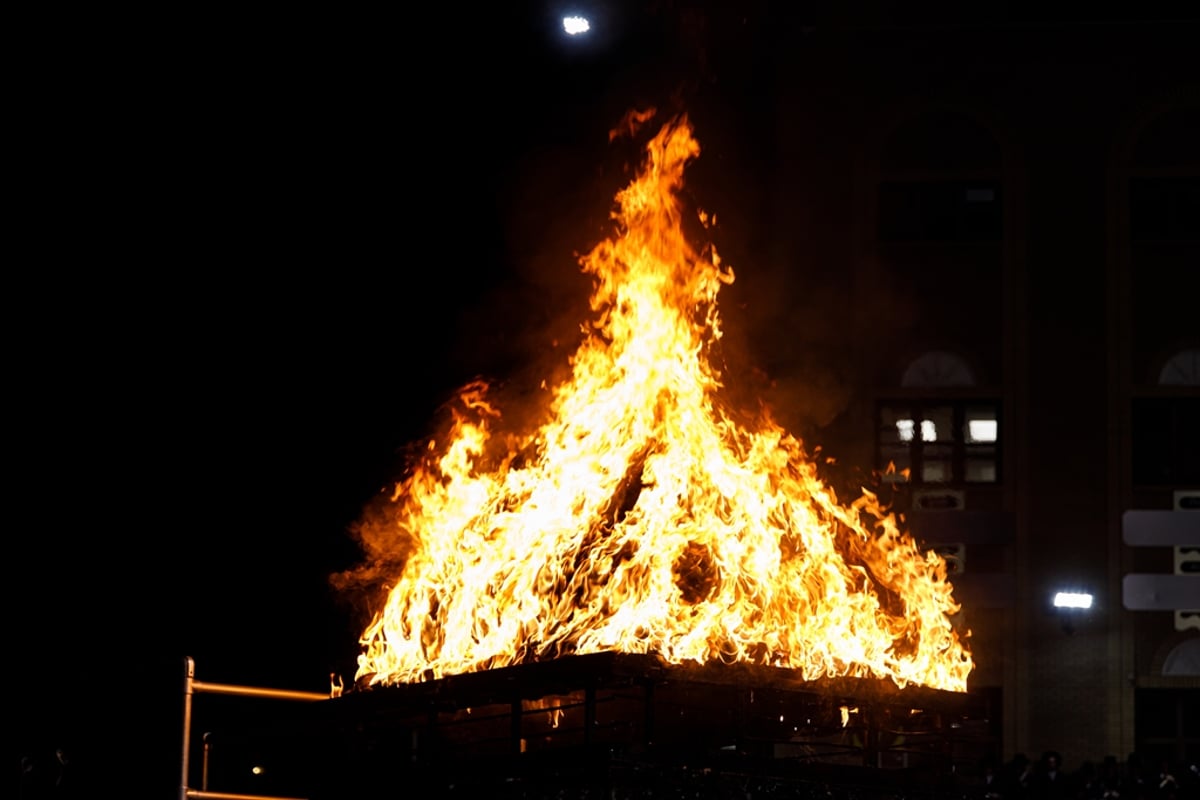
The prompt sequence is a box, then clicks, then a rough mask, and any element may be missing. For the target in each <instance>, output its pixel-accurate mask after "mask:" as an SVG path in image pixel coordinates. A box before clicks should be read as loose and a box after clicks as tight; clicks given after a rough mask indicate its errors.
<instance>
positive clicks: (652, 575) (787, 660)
mask: <svg viewBox="0 0 1200 800" xmlns="http://www.w3.org/2000/svg"><path fill="white" fill-rule="evenodd" d="M631 119H633V118H631ZM634 121H636V122H639V123H640V122H641V121H642V119H641V118H640V117H639V118H636V119H635V120H634ZM631 129H632V126H631ZM697 155H699V145H698V144H697V142H696V140H695V139H694V138H693V135H692V129H691V126H690V123H689V121H688V119H687V118H686V117H685V116H684V117H678V118H676V119H674V120H672V121H670V122H668V123H667V124H666V125H664V126H663V127H662V129H661V130H660V131H659V132H658V134H657V135H655V136H654V137H653V139H652V140H651V141H650V142H649V144H648V146H647V149H646V158H645V162H644V164H643V166H642V168H641V170H640V172H639V174H638V175H637V176H636V177H635V179H634V180H633V181H632V182H631V183H630V184H629V185H628V186H626V187H625V188H624V189H623V190H621V191H620V192H619V193H618V194H617V196H616V206H615V209H614V211H613V219H614V222H615V225H614V228H615V232H614V234H613V235H612V236H611V237H610V238H608V239H606V240H605V241H602V242H601V243H600V244H598V245H597V246H596V247H595V248H594V249H593V250H592V251H591V252H589V253H588V254H587V255H585V256H584V257H583V258H582V259H581V265H582V268H583V270H584V271H585V272H587V273H589V274H591V275H592V276H594V278H595V289H594V292H593V295H592V298H591V307H592V309H593V310H594V312H595V313H596V318H595V319H594V320H593V321H592V323H591V325H590V327H587V328H585V329H584V334H585V335H584V338H583V341H582V344H581V345H580V347H579V349H578V350H577V351H576V352H575V354H574V356H573V358H572V359H571V373H570V376H569V378H568V379H566V380H565V381H564V382H562V383H561V384H560V385H558V386H557V387H556V388H553V389H552V390H551V391H552V397H551V401H550V403H549V406H548V413H547V414H546V416H545V421H544V422H543V423H542V424H541V426H540V427H538V428H537V429H536V430H534V431H533V432H532V433H525V434H518V433H514V432H502V431H501V429H500V424H501V421H502V418H501V415H500V412H499V411H498V410H497V409H496V408H494V407H493V405H492V404H490V403H489V401H488V399H487V387H486V386H484V385H483V384H472V385H471V386H468V387H467V388H466V389H464V390H463V391H462V392H461V394H460V395H459V397H458V399H457V401H456V403H455V405H454V417H455V419H454V423H453V426H452V428H451V430H450V431H449V433H448V434H447V437H446V438H445V439H444V440H443V441H438V442H434V441H431V442H430V443H429V446H428V450H427V451H426V453H425V457H424V459H423V460H422V461H421V463H420V464H419V465H417V466H416V467H415V468H414V469H413V471H412V472H411V473H410V475H409V477H407V478H406V479H405V480H404V481H403V482H402V483H401V484H399V485H398V486H397V487H396V491H395V493H394V495H393V497H392V503H391V506H390V514H391V519H390V523H389V524H391V525H394V526H395V530H396V531H397V532H398V533H399V534H400V535H401V537H402V538H404V539H405V540H407V541H409V542H411V543H412V546H413V549H412V552H411V554H410V555H409V557H408V559H407V561H405V562H404V565H403V568H402V571H401V572H400V574H399V575H397V576H396V577H395V582H394V585H393V586H392V587H391V589H390V591H389V593H388V596H387V599H386V603H385V605H384V606H383V608H382V610H381V611H379V612H378V613H377V614H376V616H375V618H374V619H373V621H372V622H371V623H370V624H369V625H368V626H367V628H366V630H365V631H364V633H363V635H362V638H361V645H362V652H361V654H360V656H359V659H358V662H359V663H358V673H357V675H356V680H360V681H361V682H363V683H366V684H368V685H374V684H392V683H398V682H414V681H419V680H425V679H433V678H439V677H442V676H445V675H451V674H458V673H464V672H471V671H476V670H483V669H489V668H494V667H501V666H507V665H512V664H517V663H524V662H529V661H536V660H548V659H553V658H556V657H561V656H565V655H569V654H574V653H578V654H583V653H593V652H599V651H620V652H626V653H655V654H658V655H659V656H660V657H661V658H663V659H664V660H666V661H667V662H670V663H682V662H686V661H691V662H710V661H723V662H727V663H732V662H750V663H756V664H766V665H774V666H778V667H786V668H790V669H794V670H798V671H800V672H801V673H802V675H803V677H804V679H806V680H815V679H818V678H821V677H825V676H829V677H837V676H852V677H868V676H873V677H876V678H890V679H891V680H893V681H894V682H895V683H896V684H897V685H899V686H901V687H903V686H905V685H906V684H907V683H909V682H913V683H918V684H923V685H927V686H931V687H935V688H940V689H948V690H954V691H965V689H966V681H967V676H968V674H969V673H970V671H971V669H972V660H971V656H970V654H969V652H968V651H967V650H966V648H965V647H964V644H963V642H962V640H961V639H960V637H959V635H958V633H957V632H956V631H955V630H954V628H953V626H952V624H951V620H950V617H951V615H953V614H955V613H956V612H957V611H958V610H959V606H958V605H957V603H956V602H955V600H954V599H953V597H952V588H953V587H952V586H951V585H950V583H948V582H947V579H946V566H945V562H944V561H943V560H942V559H941V558H940V557H939V556H938V555H936V554H935V553H933V552H929V551H926V552H922V551H921V550H920V549H919V548H918V546H917V545H916V543H915V542H914V540H913V539H912V538H911V537H910V536H909V535H907V534H906V533H904V532H902V531H901V530H900V528H899V527H898V525H897V522H896V520H895V518H894V517H893V516H892V515H891V514H889V513H887V512H886V510H885V509H884V508H883V507H882V506H881V504H880V503H879V502H878V501H877V499H876V497H875V496H874V495H873V494H872V493H870V492H869V491H866V490H864V491H863V493H862V495H861V496H860V497H859V498H858V499H857V500H855V501H854V502H852V503H850V504H848V505H843V504H841V503H839V502H838V500H837V497H836V496H835V493H834V491H833V490H832V489H831V488H830V487H828V486H826V485H825V484H824V483H823V482H822V481H821V480H820V479H819V478H818V475H817V469H816V466H815V464H814V462H813V461H812V460H811V459H810V458H809V457H808V456H807V454H806V452H805V449H804V447H803V445H802V443H801V442H800V441H799V440H798V439H796V438H795V437H793V436H792V435H790V434H788V433H787V432H786V431H784V430H782V429H781V428H780V427H778V426H777V425H776V424H775V423H774V422H773V421H772V420H771V419H770V418H769V417H768V416H767V415H765V414H763V415H762V416H761V418H758V419H755V420H753V421H746V420H745V419H743V417H744V416H748V415H743V414H741V413H739V412H737V411H736V410H734V409H732V408H729V407H728V406H727V404H725V403H724V402H723V401H722V397H721V392H720V390H721V388H722V383H721V376H720V374H719V372H718V371H717V369H715V368H714V366H713V364H712V361H711V360H710V355H711V352H712V349H713V347H714V345H715V343H716V342H717V341H718V340H719V339H720V336H721V329H720V319H719V315H718V313H717V302H716V299H717V292H718V290H719V289H720V287H721V286H722V285H723V284H727V283H730V282H732V280H733V273H732V271H731V270H729V269H728V268H726V267H723V266H722V265H721V262H720V259H719V258H718V257H717V254H716V252H715V250H714V249H713V248H712V247H705V248H703V249H701V250H697V249H696V248H695V247H693V245H692V244H691V243H690V242H689V240H688V237H687V236H686V235H685V233H684V220H685V218H686V216H687V215H686V214H685V211H684V209H683V207H682V206H681V203H680V200H679V191H680V189H681V187H682V185H683V173H684V167H685V165H686V164H687V163H688V162H689V161H691V160H692V159H694V158H695V157H696V156H697ZM701 222H702V224H707V222H708V218H707V217H704V216H703V215H702V217H701Z"/></svg>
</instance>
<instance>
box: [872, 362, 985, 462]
mask: <svg viewBox="0 0 1200 800" xmlns="http://www.w3.org/2000/svg"><path fill="white" fill-rule="evenodd" d="M974 385H975V377H974V374H973V372H972V370H971V368H970V366H969V365H968V364H967V362H966V360H965V359H963V358H962V357H961V356H959V355H956V354H954V353H951V352H948V351H945V350H931V351H928V352H926V353H922V354H921V355H919V356H917V357H916V358H914V359H913V360H912V361H911V362H909V363H908V365H907V366H906V367H905V368H904V370H903V372H902V373H901V376H900V386H901V387H902V388H904V389H906V390H912V389H922V390H926V391H922V392H921V393H920V396H917V397H906V398H894V399H885V400H881V401H880V404H879V413H878V417H877V420H878V428H877V430H878V434H877V454H878V460H879V468H880V471H881V472H882V473H883V474H884V475H885V477H886V478H888V479H889V480H893V481H911V482H912V483H920V484H926V483H930V484H966V483H995V482H997V481H998V480H999V478H1000V476H999V464H1000V459H999V446H1000V415H999V410H1000V404H999V401H997V400H995V399H991V398H975V397H969V398H967V397H961V396H950V395H947V394H945V393H944V391H943V390H945V389H961V388H964V387H970V386H974Z"/></svg>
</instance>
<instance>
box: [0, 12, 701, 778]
mask: <svg viewBox="0 0 1200 800" xmlns="http://www.w3.org/2000/svg"><path fill="white" fill-rule="evenodd" d="M548 9H549V6H548V4H545V3H525V4H523V5H521V6H520V7H519V8H518V9H516V10H514V8H513V4H498V7H497V8H493V9H491V10H490V11H485V12H483V13H484V15H485V16H484V17H474V18H472V17H468V16H467V15H466V14H464V13H460V12H459V11H457V10H456V11H455V12H454V13H453V14H450V13H449V12H448V11H447V12H445V13H434V12H430V11H424V12H415V15H414V16H410V17H409V18H407V19H396V18H389V19H387V20H379V19H372V18H369V17H362V18H359V17H354V16H350V15H348V14H339V15H338V16H337V17H336V18H332V19H330V18H325V17H318V16H312V17H307V18H304V17H297V16H289V17H284V18H270V19H259V18H249V17H233V16H225V15H218V14H216V12H203V14H207V15H208V16H204V15H203V14H202V13H201V12H199V11H198V12H196V13H197V16H195V17H192V18H187V17H185V15H183V14H172V15H171V16H170V17H166V16H164V17H158V18H149V19H147V18H144V17H141V18H129V19H120V18H111V17H106V18H103V19H101V18H93V19H86V18H82V17H75V18H72V19H69V20H68V19H56V20H37V21H36V22H34V21H30V22H29V25H28V28H27V29H26V30H25V33H26V35H27V36H26V38H27V41H28V42H29V44H30V47H29V51H30V52H29V56H28V59H27V61H26V62H25V64H24V65H23V67H22V76H21V78H22V80H21V82H20V83H21V86H22V88H23V94H22V97H21V98H20V101H21V103H22V107H23V108H24V109H26V113H25V114H24V115H23V118H22V133H23V141H25V143H26V147H25V153H26V154H27V155H28V166H29V168H30V178H31V179H30V181H29V183H28V184H27V185H26V186H25V188H24V191H25V192H26V198H27V202H26V204H25V208H24V210H23V216H22V219H21V227H23V228H24V233H25V236H26V237H27V245H26V249H25V254H26V255H25V257H26V263H27V265H28V267H27V268H26V269H23V270H21V271H19V272H18V273H17V275H18V277H10V279H9V280H10V292H9V294H8V298H9V305H10V320H19V324H16V325H15V326H11V327H10V328H9V330H10V335H11V336H12V337H13V338H12V339H10V342H11V343H12V345H15V346H12V347H10V354H11V356H10V358H11V359H12V360H11V362H10V363H11V364H12V366H11V367H10V369H11V370H12V372H11V374H12V377H13V380H12V382H10V384H9V386H10V389H9V394H10V396H11V397H14V398H15V401H16V402H15V404H14V406H15V409H16V414H15V415H14V425H13V429H14V430H15V431H16V439H17V442H16V444H17V447H16V448H15V449H14V450H10V453H11V454H12V456H11V458H10V474H12V475H14V476H15V477H14V478H13V479H12V480H14V481H15V482H14V483H10V490H9V496H10V498H12V499H13V500H15V501H16V502H15V506H16V508H17V509H18V513H17V515H16V517H15V519H14V520H13V522H14V523H15V529H14V530H13V531H12V533H11V534H10V537H9V540H10V541H12V542H14V543H15V545H16V549H15V552H14V553H13V554H12V555H11V556H10V561H9V564H10V575H11V579H10V587H11V588H10V590H9V591H10V592H11V593H12V600H11V601H10V603H11V604H10V607H11V608H12V609H13V610H14V615H13V619H12V624H13V625H14V626H15V628H16V636H15V640H16V645H17V646H16V648H15V649H12V650H10V651H9V652H10V653H12V652H15V653H16V657H15V675H14V676H13V679H12V680H11V681H10V682H9V686H10V688H11V689H12V691H11V692H10V697H14V698H15V699H14V700H10V701H9V702H10V704H11V705H10V708H11V709H12V710H13V712H14V713H12V714H9V715H6V716H8V718H9V719H12V720H13V733H14V734H15V739H14V738H12V737H10V741H11V742H12V744H11V745H10V750H11V752H9V753H8V755H7V756H6V757H7V758H8V763H9V764H10V765H12V766H13V770H14V771H15V765H16V763H17V761H18V755H19V754H18V753H17V752H16V750H18V749H19V750H20V751H21V753H20V754H26V753H28V752H36V753H38V754H45V753H46V752H48V751H49V749H50V748H53V747H55V746H65V747H67V748H68V750H69V751H70V752H72V753H73V754H74V758H75V761H76V763H77V764H80V765H81V766H80V770H81V771H87V772H90V773H91V774H92V775H94V776H98V775H101V774H110V773H111V771H112V770H114V769H118V770H123V769H124V768H125V764H126V763H127V762H126V759H133V760H134V761H136V762H137V763H139V764H141V765H143V766H144V767H145V768H146V769H148V770H149V772H150V774H153V775H157V776H160V777H159V778H158V779H155V783H156V785H160V784H158V781H159V780H161V779H162V777H161V776H164V775H165V776H167V778H173V777H174V776H176V774H177V773H176V770H177V769H178V750H177V748H178V742H179V735H180V731H179V728H178V709H179V708H180V705H181V702H182V701H181V694H180V691H179V688H180V685H181V684H180V681H181V675H182V659H183V657H184V656H185V655H190V656H193V657H194V658H195V659H196V663H197V672H198V676H199V677H200V678H201V679H203V680H209V681H216V682H229V683H242V684H250V685H265V686H277V687H286V688H297V689H306V690H314V691H321V690H323V689H325V688H326V686H327V683H326V676H327V674H328V673H329V672H330V671H338V672H341V673H342V674H343V675H344V677H345V678H346V680H347V681H349V680H350V679H351V678H352V677H353V669H354V664H353V659H354V656H355V654H356V646H355V642H354V638H355V636H356V634H357V632H358V630H359V624H360V623H359V620H358V619H356V618H354V617H353V616H352V614H351V610H350V608H349V607H348V606H347V605H345V604H343V603H341V602H339V601H338V598H335V597H334V595H333V593H332V592H331V590H330V589H329V587H328V577H329V575H330V574H331V573H332V572H334V571H336V570H340V569H345V568H347V567H349V566H352V565H353V564H354V563H355V562H356V558H357V555H358V553H357V549H356V545H355V544H354V542H353V540H352V538H351V537H350V535H349V529H350V527H351V526H352V524H353V522H354V520H355V519H356V518H357V516H358V514H359V512H360V511H361V509H362V508H363V506H364V505H365V504H366V503H367V501H368V500H370V499H371V498H372V497H373V496H374V495H375V494H377V493H378V492H379V491H380V490H381V489H382V488H383V487H385V486H386V485H388V483H389V479H390V478H391V477H392V476H393V474H394V472H395V470H396V468H397V467H398V466H399V465H400V463H401V462H400V460H399V456H400V453H401V451H402V449H403V447H404V446H405V445H406V444H407V443H409V442H411V441H413V440H414V439H416V438H418V437H420V436H421V435H423V434H424V433H426V431H427V426H428V424H429V422H430V420H431V418H432V416H433V414H434V412H435V410H436V408H437V406H438V404H439V403H441V402H442V401H443V400H445V399H446V398H447V397H448V396H449V393H450V392H451V390H452V389H453V388H455V387H456V386H458V385H460V384H461V383H463V382H464V381H466V380H468V379H470V378H472V377H473V376H474V375H476V374H485V375H491V376H497V375H499V376H503V375H504V374H505V371H506V370H509V369H510V368H512V367H513V366H514V365H516V364H518V363H520V362H521V360H522V359H523V357H524V354H525V351H526V350H527V348H528V347H529V346H530V345H531V344H532V343H538V342H542V341H544V339H543V338H542V337H541V336H540V334H539V329H540V328H541V327H542V326H544V325H546V324H549V322H551V320H549V319H548V318H547V316H546V314H545V312H539V311H534V312H532V313H531V312H530V309H539V308H546V307H547V306H548V304H558V305H559V306H561V305H563V304H566V305H568V306H570V305H571V304H575V305H577V306H580V307H582V303H583V302H584V301H585V300H586V292H587V288H588V286H587V284H586V282H585V281H584V279H583V278H582V277H581V276H580V275H579V274H578V270H577V269H576V265H575V262H574V256H573V253H574V252H575V251H577V250H580V249H585V248H587V247H590V246H591V244H593V243H594V240H595V238H596V237H595V232H597V231H599V229H600V227H599V226H601V225H602V224H603V223H604V215H605V214H606V213H607V210H608V207H609V204H610V201H611V193H612V191H613V190H614V189H615V188H617V187H618V186H619V183H620V181H619V178H618V176H617V174H616V173H615V172H613V170H614V169H615V168H616V164H617V162H616V161H614V160H613V157H612V156H611V153H609V151H608V147H609V146H608V143H607V130H608V128H609V127H610V126H611V125H612V124H614V123H615V122H616V121H617V119H618V118H619V116H620V114H621V113H623V112H624V111H625V110H627V109H628V108H630V107H633V106H636V105H642V104H644V103H646V102H655V103H661V102H664V101H665V100H667V99H668V98H669V96H670V95H671V94H672V93H676V94H678V92H679V90H680V89H681V87H682V89H683V91H684V93H686V92H687V91H695V83H696V81H695V78H694V77H693V78H692V83H693V85H692V86H691V87H688V86H687V85H686V83H685V82H681V81H679V80H677V78H678V77H679V76H681V75H684V74H687V73H691V74H693V75H695V74H697V70H696V69H695V58H696V55H697V51H696V49H695V42H694V41H693V40H689V39H688V37H687V36H686V35H684V33H681V31H682V29H681V28H680V26H679V18H680V17H679V12H678V9H675V8H673V4H669V3H668V4H635V3H627V4H624V5H622V4H618V3H608V4H606V5H603V6H602V7H601V9H600V10H601V12H602V14H603V17H602V19H601V21H600V22H601V24H603V23H604V21H605V20H607V22H608V23H609V26H611V27H606V28H604V29H602V30H601V31H600V34H601V35H600V36H599V38H598V40H596V42H595V43H593V44H591V45H589V46H587V47H586V48H584V49H582V50H579V51H575V50H570V49H567V45H566V43H565V42H564V41H562V40H561V39H560V37H558V36H557V35H556V32H555V30H554V23H555V20H556V17H555V16H554V15H553V14H550V13H548ZM699 74H703V71H702V70H701V71H699ZM701 83H702V81H701ZM574 214H578V215H579V218H578V219H572V218H571V216H570V215H574ZM564 217H565V219H564ZM573 324H574V323H573ZM10 658H11V656H10ZM139 768H140V767H139ZM10 774H12V773H10ZM126 774H128V773H126Z"/></svg>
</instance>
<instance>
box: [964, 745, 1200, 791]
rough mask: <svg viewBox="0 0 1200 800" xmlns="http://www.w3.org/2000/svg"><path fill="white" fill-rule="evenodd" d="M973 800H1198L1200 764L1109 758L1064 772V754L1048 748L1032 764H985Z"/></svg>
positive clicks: (1022, 760) (1024, 760)
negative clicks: (1195, 799)
mask: <svg viewBox="0 0 1200 800" xmlns="http://www.w3.org/2000/svg"><path fill="white" fill-rule="evenodd" d="M978 781H979V785H978V787H976V788H977V791H975V792H968V793H967V796H970V797H973V798H975V799H976V800H1194V798H1200V766H1198V765H1197V764H1196V763H1194V762H1193V763H1183V762H1178V761H1175V760H1172V759H1168V758H1159V759H1156V760H1150V759H1146V758H1144V757H1142V756H1141V755H1139V754H1137V753H1133V754H1131V755H1130V756H1129V757H1128V758H1126V759H1125V760H1124V761H1123V762H1122V761H1119V760H1118V759H1117V758H1116V757H1115V756H1107V757H1106V758H1105V759H1104V760H1103V761H1101V762H1100V763H1096V762H1094V761H1084V762H1083V763H1082V764H1080V765H1078V767H1077V768H1075V769H1073V770H1067V769H1065V768H1064V763H1063V758H1062V755H1061V754H1060V753H1059V752H1058V751H1056V750H1047V751H1045V752H1044V753H1042V755H1041V756H1040V757H1039V758H1038V759H1037V760H1033V759H1030V758H1029V757H1028V756H1026V755H1025V754H1024V753H1017V754H1016V755H1015V756H1013V757H1012V758H1011V759H1010V760H1009V761H1007V762H1006V763H1003V764H997V763H994V762H987V763H985V764H984V765H983V767H982V769H981V770H980V774H979V778H978Z"/></svg>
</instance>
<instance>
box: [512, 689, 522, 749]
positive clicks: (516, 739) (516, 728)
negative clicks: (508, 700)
mask: <svg viewBox="0 0 1200 800" xmlns="http://www.w3.org/2000/svg"><path fill="white" fill-rule="evenodd" d="M509 735H510V736H511V737H512V746H513V752H514V753H522V752H524V751H525V748H524V747H523V746H522V745H523V744H524V742H523V740H522V739H521V698H520V697H517V698H516V699H515V700H513V701H512V715H511V717H510V718H509Z"/></svg>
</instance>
